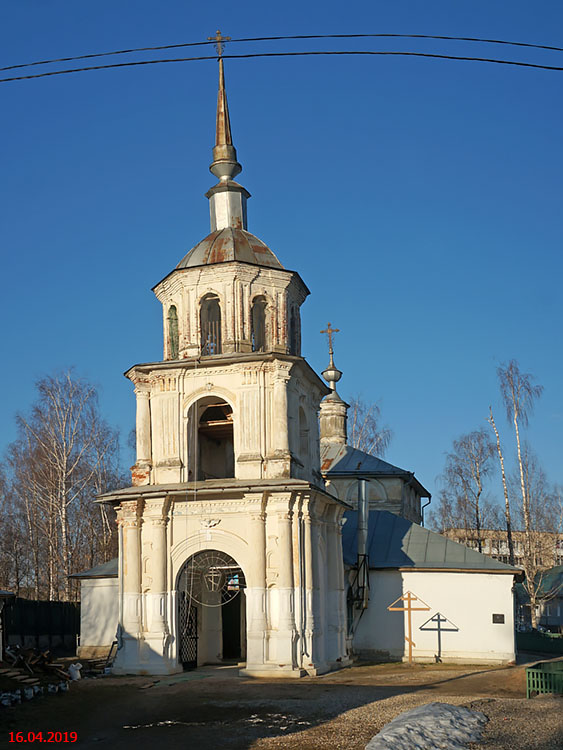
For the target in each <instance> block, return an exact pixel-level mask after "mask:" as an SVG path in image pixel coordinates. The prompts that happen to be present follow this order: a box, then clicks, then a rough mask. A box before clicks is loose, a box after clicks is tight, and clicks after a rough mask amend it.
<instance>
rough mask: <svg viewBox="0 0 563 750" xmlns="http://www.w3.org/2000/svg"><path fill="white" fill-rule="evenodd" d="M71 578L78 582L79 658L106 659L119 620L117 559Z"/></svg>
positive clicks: (75, 574)
mask: <svg viewBox="0 0 563 750" xmlns="http://www.w3.org/2000/svg"><path fill="white" fill-rule="evenodd" d="M70 578H75V579H76V580H79V581H80V601H81V607H80V644H79V646H78V650H77V655H78V657H79V658H81V659H95V658H98V657H102V656H107V654H108V653H109V650H110V648H111V644H112V643H113V642H114V640H115V639H116V632H117V623H118V620H119V592H118V575H117V557H116V558H114V559H113V560H109V561H108V562H106V563H103V564H102V565H96V566H95V567H94V568H91V569H90V570H85V571H84V572H83V573H74V574H73V575H71V576H70Z"/></svg>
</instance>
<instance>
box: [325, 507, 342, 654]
mask: <svg viewBox="0 0 563 750" xmlns="http://www.w3.org/2000/svg"><path fill="white" fill-rule="evenodd" d="M335 514H336V509H335V508H330V510H329V516H328V519H327V526H326V531H327V545H326V546H327V569H328V576H327V584H328V613H327V615H328V616H327V621H328V623H327V624H328V626H327V647H328V651H327V661H329V662H336V660H337V659H338V658H339V657H340V649H339V635H340V634H339V628H340V614H339V609H340V595H341V591H342V589H341V585H340V581H339V573H340V566H339V560H338V558H339V555H340V554H341V547H340V545H339V542H340V537H339V536H338V531H337V528H336V523H335Z"/></svg>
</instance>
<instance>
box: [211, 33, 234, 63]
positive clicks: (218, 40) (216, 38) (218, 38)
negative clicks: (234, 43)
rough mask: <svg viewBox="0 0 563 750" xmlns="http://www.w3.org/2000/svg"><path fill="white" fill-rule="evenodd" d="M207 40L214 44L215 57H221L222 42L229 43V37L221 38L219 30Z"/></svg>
mask: <svg viewBox="0 0 563 750" xmlns="http://www.w3.org/2000/svg"><path fill="white" fill-rule="evenodd" d="M207 40H208V41H209V42H215V49H216V50H217V55H218V56H219V57H222V56H223V44H224V42H230V41H231V37H230V36H221V31H220V29H217V33H216V34H215V36H208V37H207Z"/></svg>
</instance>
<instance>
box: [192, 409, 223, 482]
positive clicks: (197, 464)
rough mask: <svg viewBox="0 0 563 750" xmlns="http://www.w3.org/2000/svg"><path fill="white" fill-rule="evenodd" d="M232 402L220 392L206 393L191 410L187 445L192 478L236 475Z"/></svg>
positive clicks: (219, 477)
mask: <svg viewBox="0 0 563 750" xmlns="http://www.w3.org/2000/svg"><path fill="white" fill-rule="evenodd" d="M233 422H234V420H233V408H232V406H231V405H230V404H229V403H228V402H227V401H225V400H224V399H222V398H221V397H220V396H204V397H203V398H200V399H199V400H198V401H196V402H195V403H193V404H192V405H191V406H190V408H189V411H188V420H187V445H188V460H187V465H188V477H189V479H190V480H192V481H193V480H195V481H202V480H205V479H228V478H233V477H234V476H235V450H234V423H233Z"/></svg>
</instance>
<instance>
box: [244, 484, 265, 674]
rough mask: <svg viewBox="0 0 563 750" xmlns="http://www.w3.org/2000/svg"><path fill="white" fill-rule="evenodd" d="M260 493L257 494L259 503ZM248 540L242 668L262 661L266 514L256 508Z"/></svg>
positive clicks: (256, 665) (263, 655)
mask: <svg viewBox="0 0 563 750" xmlns="http://www.w3.org/2000/svg"><path fill="white" fill-rule="evenodd" d="M261 501H262V496H261V495H260V502H261ZM248 542H249V546H250V548H251V549H252V550H253V558H252V584H253V585H252V586H248V581H247V588H246V592H245V593H246V611H247V634H246V668H247V670H256V669H261V668H262V669H263V665H264V662H265V661H266V631H267V627H268V626H267V622H266V515H265V514H264V513H263V512H261V511H257V512H254V513H252V514H251V516H250V527H249V530H248Z"/></svg>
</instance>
